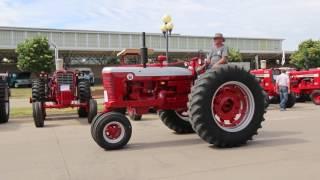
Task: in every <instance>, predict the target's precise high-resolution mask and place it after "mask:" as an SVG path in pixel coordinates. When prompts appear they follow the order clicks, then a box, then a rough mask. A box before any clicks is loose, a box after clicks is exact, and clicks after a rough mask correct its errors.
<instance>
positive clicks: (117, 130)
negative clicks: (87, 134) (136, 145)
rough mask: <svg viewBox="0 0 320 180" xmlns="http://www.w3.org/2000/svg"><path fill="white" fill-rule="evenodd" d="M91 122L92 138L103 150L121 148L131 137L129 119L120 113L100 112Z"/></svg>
mask: <svg viewBox="0 0 320 180" xmlns="http://www.w3.org/2000/svg"><path fill="white" fill-rule="evenodd" d="M93 122H94V123H92V125H91V134H92V136H93V139H94V140H95V142H96V143H97V144H98V145H99V146H100V147H102V148H103V149H105V150H114V149H121V148H123V147H124V146H125V145H126V144H127V143H128V142H129V140H130V138H131V134H132V127H131V124H130V121H129V119H128V118H127V117H126V116H124V115H123V114H121V113H117V112H109V113H104V114H100V115H98V116H96V117H95V119H94V120H93Z"/></svg>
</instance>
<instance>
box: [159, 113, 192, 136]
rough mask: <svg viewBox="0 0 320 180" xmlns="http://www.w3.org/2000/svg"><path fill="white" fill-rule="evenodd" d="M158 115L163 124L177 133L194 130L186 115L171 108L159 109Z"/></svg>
mask: <svg viewBox="0 0 320 180" xmlns="http://www.w3.org/2000/svg"><path fill="white" fill-rule="evenodd" d="M159 116H160V119H161V121H162V122H163V124H165V125H166V126H167V127H168V128H169V129H171V130H173V131H175V132H176V133H177V134H187V133H193V132H194V130H193V129H192V126H191V124H190V122H189V121H188V119H189V118H188V117H187V118H185V117H182V115H180V114H179V113H178V112H176V111H173V110H163V111H159Z"/></svg>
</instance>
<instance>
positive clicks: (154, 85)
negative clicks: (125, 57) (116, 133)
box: [103, 67, 194, 114]
mask: <svg viewBox="0 0 320 180" xmlns="http://www.w3.org/2000/svg"><path fill="white" fill-rule="evenodd" d="M193 79H194V76H193V75H192V73H191V71H189V70H187V69H184V68H179V67H166V68H161V67H149V68H139V67H116V68H115V67H106V68H104V69H103V84H104V89H105V90H104V100H105V108H106V109H108V110H109V111H112V110H115V109H116V108H121V107H127V106H128V107H129V108H128V111H135V112H136V113H138V114H140V113H141V114H143V113H146V112H147V111H148V110H149V107H147V106H146V105H145V104H148V105H150V107H155V108H156V109H186V108H187V107H186V104H187V101H188V94H189V93H190V88H191V86H192V82H193Z"/></svg>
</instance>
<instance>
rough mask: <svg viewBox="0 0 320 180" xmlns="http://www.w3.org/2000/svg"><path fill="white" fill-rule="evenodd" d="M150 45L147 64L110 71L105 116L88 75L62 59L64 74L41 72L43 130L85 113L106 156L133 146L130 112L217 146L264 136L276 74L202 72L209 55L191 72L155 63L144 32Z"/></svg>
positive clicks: (37, 95)
mask: <svg viewBox="0 0 320 180" xmlns="http://www.w3.org/2000/svg"><path fill="white" fill-rule="evenodd" d="M142 44H143V47H142V48H141V49H140V51H139V53H138V54H139V56H140V62H141V63H140V64H130V65H128V64H125V63H123V62H124V61H122V64H121V65H120V66H114V67H105V68H103V70H102V79H103V87H104V108H103V110H102V112H99V113H98V112H97V102H96V100H94V99H93V98H92V95H91V89H90V82H89V81H88V80H87V79H85V78H83V75H82V74H81V73H79V72H75V71H73V70H66V69H64V67H63V60H61V59H56V71H55V72H54V73H53V74H52V75H48V74H45V73H41V74H40V76H39V78H38V79H37V80H34V82H33V84H32V97H31V98H30V102H31V103H32V108H33V118H34V122H35V126H36V127H43V126H44V122H45V119H46V109H48V108H58V109H61V108H67V107H73V108H77V110H78V115H79V117H87V119H88V123H91V135H92V138H93V140H94V141H95V142H96V143H97V144H98V145H99V146H100V147H102V148H103V149H106V150H111V149H120V148H122V147H124V146H125V145H126V144H127V143H128V142H129V140H130V138H131V134H132V126H131V123H130V121H129V119H128V118H127V116H126V115H127V114H128V115H129V116H130V117H132V118H133V119H139V118H141V116H142V115H143V114H147V113H149V112H150V111H151V110H152V111H157V112H158V114H159V117H160V119H161V120H162V122H163V123H164V124H165V125H166V126H167V127H168V128H169V129H171V130H173V131H175V132H176V133H177V134H185V133H196V134H198V135H199V137H200V138H201V139H203V140H204V141H206V142H208V143H209V144H213V145H215V146H217V147H236V146H240V145H243V144H245V143H246V142H247V141H248V140H251V139H252V137H253V136H254V135H256V134H257V133H258V129H259V128H261V124H262V122H263V121H264V113H265V112H266V107H265V106H266V99H267V98H269V96H270V97H272V96H277V94H276V93H275V94H272V93H271V91H268V89H269V86H270V89H272V91H273V92H275V88H274V78H273V76H274V72H275V71H274V70H272V71H271V70H265V69H263V70H256V71H251V73H252V74H255V76H253V75H252V74H250V73H249V72H247V71H246V70H244V69H243V68H241V67H239V66H235V65H221V66H220V67H219V68H216V69H211V70H207V71H202V72H198V71H197V69H198V67H200V66H202V65H203V64H204V59H203V58H201V57H200V58H199V57H195V58H192V59H190V60H189V61H187V62H186V63H185V66H186V67H177V66H176V64H175V63H168V62H167V57H166V56H161V55H160V56H158V57H157V61H156V62H154V63H150V62H149V61H148V49H147V47H146V46H145V34H144V33H143V34H142ZM122 53H124V52H122ZM120 54H121V53H120ZM124 54H125V53H124ZM128 54H130V53H128ZM131 55H132V52H131ZM260 71H261V72H262V73H261V74H260V73H258V72H260ZM315 71H316V70H315ZM310 72H312V71H310ZM298 77H301V75H298ZM256 78H259V79H260V82H258V81H257V80H256ZM268 78H269V79H268ZM292 78H293V77H292ZM316 78H318V79H319V74H318V75H314V79H307V77H306V76H305V77H304V78H302V80H301V81H303V82H300V80H299V79H297V81H298V82H297V83H298V85H297V86H301V85H299V84H304V83H307V82H310V83H311V82H312V83H313V85H315V82H316V81H317V82H319V81H318V79H316ZM1 82H2V81H0V88H1V89H0V94H1V96H0V98H1V99H0V103H2V104H1V106H0V107H1V109H0V118H1V119H2V118H3V117H5V116H6V115H7V116H8V115H9V99H8V95H7V94H8V90H7V89H8V87H7V84H6V83H3V84H1ZM3 82H4V81H3ZM268 83H269V84H268ZM292 83H293V81H292ZM271 86H273V87H272V88H271ZM262 87H263V88H262ZM292 87H294V86H292ZM292 92H295V91H292ZM307 92H309V91H301V93H300V94H306V93H307ZM266 93H268V95H266ZM300 94H298V93H297V94H295V95H300ZM3 95H4V96H3ZM268 101H269V99H268ZM2 107H5V108H2ZM4 114H5V116H4ZM7 120H8V117H5V119H4V121H7ZM1 121H2V120H1Z"/></svg>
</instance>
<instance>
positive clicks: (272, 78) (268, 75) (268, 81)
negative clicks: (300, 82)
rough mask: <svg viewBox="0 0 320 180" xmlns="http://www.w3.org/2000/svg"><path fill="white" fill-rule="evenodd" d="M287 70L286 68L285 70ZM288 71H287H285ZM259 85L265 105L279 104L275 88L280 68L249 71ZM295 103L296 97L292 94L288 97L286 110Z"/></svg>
mask: <svg viewBox="0 0 320 180" xmlns="http://www.w3.org/2000/svg"><path fill="white" fill-rule="evenodd" d="M286 69H287V68H286ZM287 70H288V69H287ZM250 73H251V74H253V75H254V76H255V77H256V78H257V80H258V81H259V83H260V86H261V87H262V89H263V90H264V92H265V95H266V99H265V101H266V104H268V103H273V104H277V103H279V102H280V98H279V94H278V92H277V88H276V77H277V76H278V75H280V74H281V68H275V69H255V70H251V71H250ZM295 103H296V96H295V95H294V94H293V93H292V91H291V93H290V94H289V96H288V101H287V108H292V107H293V106H294V105H295Z"/></svg>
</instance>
